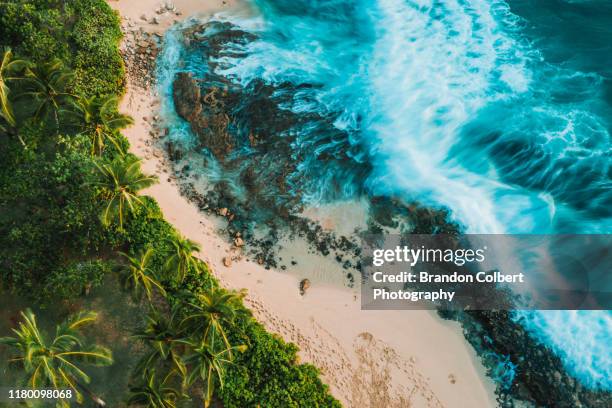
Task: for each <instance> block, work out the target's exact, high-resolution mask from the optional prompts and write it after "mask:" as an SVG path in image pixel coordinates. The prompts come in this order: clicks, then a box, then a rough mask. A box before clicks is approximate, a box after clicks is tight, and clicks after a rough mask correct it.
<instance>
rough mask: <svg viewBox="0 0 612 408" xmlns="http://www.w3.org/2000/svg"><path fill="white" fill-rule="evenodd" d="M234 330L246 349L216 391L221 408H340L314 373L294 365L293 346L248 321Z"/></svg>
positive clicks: (304, 365) (294, 349)
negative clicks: (237, 329)
mask: <svg viewBox="0 0 612 408" xmlns="http://www.w3.org/2000/svg"><path fill="white" fill-rule="evenodd" d="M238 327H239V328H240V330H239V331H238V333H241V336H243V338H244V339H246V340H247V343H246V344H247V346H248V348H247V350H246V352H245V353H242V354H239V355H237V357H236V361H235V364H233V365H232V366H230V367H229V368H228V370H227V373H226V375H225V387H223V389H222V390H220V391H219V395H220V397H221V399H222V401H223V405H224V406H225V407H227V408H239V407H240V408H242V407H253V408H255V407H258V406H261V407H279V408H285V407H295V408H297V407H338V408H339V407H340V403H339V402H338V401H337V400H335V399H334V398H333V397H332V396H331V395H330V394H329V391H328V387H327V386H326V385H325V384H323V383H322V382H321V380H320V378H319V376H318V375H319V372H318V370H317V369H316V368H315V367H313V366H311V365H309V364H298V363H297V361H298V357H297V351H298V349H297V347H296V346H295V345H294V344H291V343H289V344H288V343H285V342H284V341H283V340H282V339H281V338H279V337H278V336H275V335H272V334H270V333H268V332H267V331H266V330H265V329H264V328H263V326H261V325H260V324H259V323H257V322H255V321H254V320H252V319H250V320H248V321H245V322H243V323H242V324H241V325H240V326H238ZM234 334H236V333H234ZM230 340H231V341H236V340H234V339H233V338H232V339H230Z"/></svg>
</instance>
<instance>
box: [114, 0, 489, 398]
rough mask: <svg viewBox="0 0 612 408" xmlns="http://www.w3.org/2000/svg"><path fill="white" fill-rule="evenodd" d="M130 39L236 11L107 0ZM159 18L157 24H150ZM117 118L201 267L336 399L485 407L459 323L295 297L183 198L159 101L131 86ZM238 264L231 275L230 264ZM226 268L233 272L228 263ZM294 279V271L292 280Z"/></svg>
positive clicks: (327, 289) (287, 282)
mask: <svg viewBox="0 0 612 408" xmlns="http://www.w3.org/2000/svg"><path fill="white" fill-rule="evenodd" d="M109 4H110V5H111V6H112V7H113V8H114V9H116V10H118V11H119V13H120V14H121V16H122V19H123V21H124V23H125V26H128V27H130V29H134V30H136V29H140V28H142V29H143V30H144V31H146V32H157V33H161V32H163V31H164V30H165V29H167V28H168V27H169V26H170V25H171V24H173V22H175V21H178V20H180V19H182V18H185V17H188V16H191V15H196V14H201V15H203V16H204V15H207V14H209V13H213V12H215V11H218V10H227V9H230V8H231V7H236V2H235V1H229V0H228V1H222V0H214V1H202V0H200V1H198V0H175V1H174V2H173V4H174V6H175V7H176V10H175V11H173V12H172V13H164V14H163V15H160V14H157V13H156V10H157V9H159V8H160V7H161V6H162V5H165V2H164V3H163V4H162V3H161V2H159V1H156V0H119V1H113V0H109ZM154 18H157V20H155V21H154V20H153V19H154ZM128 80H129V81H128V89H127V94H126V95H125V97H124V99H123V101H122V105H121V110H122V111H123V112H124V113H128V114H130V115H131V116H132V117H133V118H134V121H135V123H134V125H133V126H131V127H130V128H128V129H126V130H125V131H124V134H125V135H126V137H128V139H129V141H130V143H131V149H132V152H133V153H134V154H136V155H138V156H139V157H141V158H143V169H144V171H145V172H147V173H149V174H157V175H158V176H159V179H160V182H159V183H158V184H156V185H155V186H153V187H152V188H150V189H148V190H147V191H146V192H145V193H146V194H148V195H150V196H152V197H154V198H155V199H156V200H157V202H158V203H159V205H160V207H161V209H162V211H163V213H164V215H165V217H166V219H167V220H168V221H169V222H170V223H172V224H173V225H174V226H175V227H176V228H177V229H178V230H179V231H180V232H181V233H182V234H183V235H185V236H186V237H188V238H189V239H191V240H194V241H196V242H198V243H200V244H201V246H202V253H201V257H202V259H204V260H205V261H207V262H208V263H209V265H210V266H211V269H212V270H213V271H214V274H215V275H216V276H217V277H218V278H219V279H220V281H221V282H222V283H223V284H224V285H225V286H226V287H228V288H233V289H241V288H246V289H247V290H248V296H247V298H246V302H247V305H248V306H249V307H251V308H252V309H253V312H254V314H255V316H256V318H257V319H258V320H259V321H261V322H262V323H263V324H264V325H265V326H266V328H267V329H268V330H270V331H272V332H274V333H278V334H279V335H281V336H282V337H283V338H284V339H285V340H287V341H291V342H294V343H296V344H297V345H298V346H299V347H300V349H301V352H300V356H301V359H302V361H304V362H309V363H312V364H314V365H315V366H317V367H318V368H319V369H320V370H321V372H322V375H323V378H324V380H325V381H326V382H327V384H329V385H330V387H331V390H332V393H333V394H334V396H335V397H336V398H338V399H339V400H340V401H341V402H342V403H343V404H344V405H345V406H347V407H383V406H386V407H408V406H411V407H475V408H477V407H489V406H494V405H495V403H494V394H493V391H494V385H493V383H492V381H491V380H490V379H488V378H487V377H485V376H484V374H483V372H484V368H483V367H482V365H481V364H480V362H479V361H478V358H477V356H476V354H475V352H474V351H473V350H472V349H471V348H470V346H469V345H468V344H467V343H466V341H465V340H464V338H463V334H462V333H461V328H460V326H459V325H458V324H456V323H454V322H447V321H443V320H441V319H440V318H438V317H437V316H436V315H435V314H434V313H432V312H428V311H362V310H361V308H360V299H359V297H360V294H359V292H358V291H357V290H355V289H347V288H342V287H335V286H331V285H325V284H323V283H316V282H314V283H313V285H312V287H311V288H310V289H309V290H308V292H307V293H306V294H305V295H304V296H302V295H300V293H299V290H298V287H299V276H298V275H299V273H298V274H296V273H291V274H290V273H287V272H281V271H275V270H266V269H265V268H264V267H263V266H261V265H258V264H257V263H256V262H249V261H248V260H246V259H245V257H243V256H240V251H241V249H240V248H236V247H235V246H234V245H232V244H231V243H230V242H228V239H227V238H226V236H224V235H221V234H220V233H219V229H220V228H223V223H224V222H225V221H224V219H223V218H222V217H217V216H210V215H206V214H203V213H201V212H200V211H199V210H198V209H197V208H196V207H195V206H194V205H192V204H191V203H190V202H189V201H188V200H187V199H186V198H184V197H183V196H181V194H180V192H179V188H178V185H177V182H176V178H175V177H174V176H173V172H172V171H171V170H169V165H168V162H167V159H166V158H165V156H164V152H163V151H162V150H160V149H159V148H158V147H157V146H156V142H155V141H154V140H153V137H152V136H151V134H150V132H151V130H152V129H151V123H152V122H153V120H152V118H153V117H155V116H156V114H157V112H156V110H157V109H158V107H159V101H158V100H157V97H156V95H155V93H154V90H151V89H143V88H142V87H141V86H140V85H139V84H137V83H136V82H135V81H133V80H131V79H130V78H129V77H128ZM227 257H229V258H232V259H233V261H232V262H231V265H230V266H226V265H224V262H223V259H224V258H227ZM226 263H227V262H226ZM294 272H295V271H294Z"/></svg>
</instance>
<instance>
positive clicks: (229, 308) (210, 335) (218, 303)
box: [182, 288, 246, 355]
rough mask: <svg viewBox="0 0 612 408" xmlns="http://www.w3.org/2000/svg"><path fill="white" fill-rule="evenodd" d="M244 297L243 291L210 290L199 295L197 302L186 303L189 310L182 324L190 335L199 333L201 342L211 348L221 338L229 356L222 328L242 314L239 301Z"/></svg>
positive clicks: (227, 342)
mask: <svg viewBox="0 0 612 408" xmlns="http://www.w3.org/2000/svg"><path fill="white" fill-rule="evenodd" d="M245 295H246V292H244V291H241V292H236V291H227V290H225V289H221V288H212V289H211V290H209V291H208V292H205V293H202V294H199V295H198V296H197V302H193V301H189V302H188V303H187V304H188V305H189V306H190V308H191V310H190V311H189V312H188V315H187V316H186V317H185V318H184V319H183V321H182V324H184V325H186V326H187V328H188V330H189V332H191V333H196V332H199V333H201V335H202V337H201V338H202V342H204V343H207V344H210V345H211V346H214V345H215V343H216V341H217V340H218V339H219V338H221V340H222V342H223V344H224V345H225V347H226V348H228V349H229V353H230V355H231V347H230V342H229V340H228V338H227V333H226V332H225V329H224V328H223V326H224V325H230V324H232V323H233V322H234V319H235V318H236V317H237V316H238V315H240V314H241V313H243V312H244V309H243V308H241V307H240V301H241V300H242V299H243V298H244V296H245Z"/></svg>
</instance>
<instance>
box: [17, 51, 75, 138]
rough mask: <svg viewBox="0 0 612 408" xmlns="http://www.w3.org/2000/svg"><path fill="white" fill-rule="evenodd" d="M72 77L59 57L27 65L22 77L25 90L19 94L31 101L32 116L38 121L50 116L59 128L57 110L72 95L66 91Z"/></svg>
mask: <svg viewBox="0 0 612 408" xmlns="http://www.w3.org/2000/svg"><path fill="white" fill-rule="evenodd" d="M73 77H74V74H73V73H71V72H69V71H67V70H66V69H65V68H64V65H63V63H62V62H61V61H60V60H59V59H56V60H53V61H50V62H47V63H43V64H38V65H35V66H32V67H29V68H28V69H27V70H26V74H25V79H24V88H25V91H24V92H22V93H21V94H20V95H19V96H20V97H27V102H28V103H30V102H32V104H33V105H32V106H33V107H34V118H36V119H38V120H40V121H46V120H47V119H49V118H52V119H53V120H54V122H55V127H56V130H59V116H58V114H59V111H60V109H61V108H62V107H63V106H64V105H65V104H66V103H67V102H68V100H69V99H71V98H72V97H73V96H72V95H71V94H70V93H69V92H68V86H69V84H70V82H71V81H72V78H73Z"/></svg>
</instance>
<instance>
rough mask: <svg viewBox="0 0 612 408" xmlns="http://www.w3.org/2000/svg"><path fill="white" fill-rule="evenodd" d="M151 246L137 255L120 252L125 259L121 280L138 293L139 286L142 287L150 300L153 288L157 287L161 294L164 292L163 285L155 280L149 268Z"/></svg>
mask: <svg viewBox="0 0 612 408" xmlns="http://www.w3.org/2000/svg"><path fill="white" fill-rule="evenodd" d="M153 253H154V251H153V248H150V247H149V248H147V249H145V250H144V251H142V252H140V253H139V254H138V255H137V256H135V257H132V256H129V255H128V254H125V253H121V255H123V257H124V258H125V259H126V260H127V265H125V267H124V268H123V280H124V282H125V284H126V286H128V287H131V288H132V289H133V290H134V292H135V293H136V294H137V295H138V294H139V293H140V290H141V288H142V289H144V291H145V294H146V296H147V299H149V300H151V297H152V295H153V288H154V287H155V288H157V290H159V292H160V293H161V294H162V295H165V294H166V290H165V289H164V287H163V286H162V285H161V284H160V283H159V282H158V281H157V279H156V277H155V274H154V273H153V271H152V270H151V268H150V263H151V258H152V257H153Z"/></svg>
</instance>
